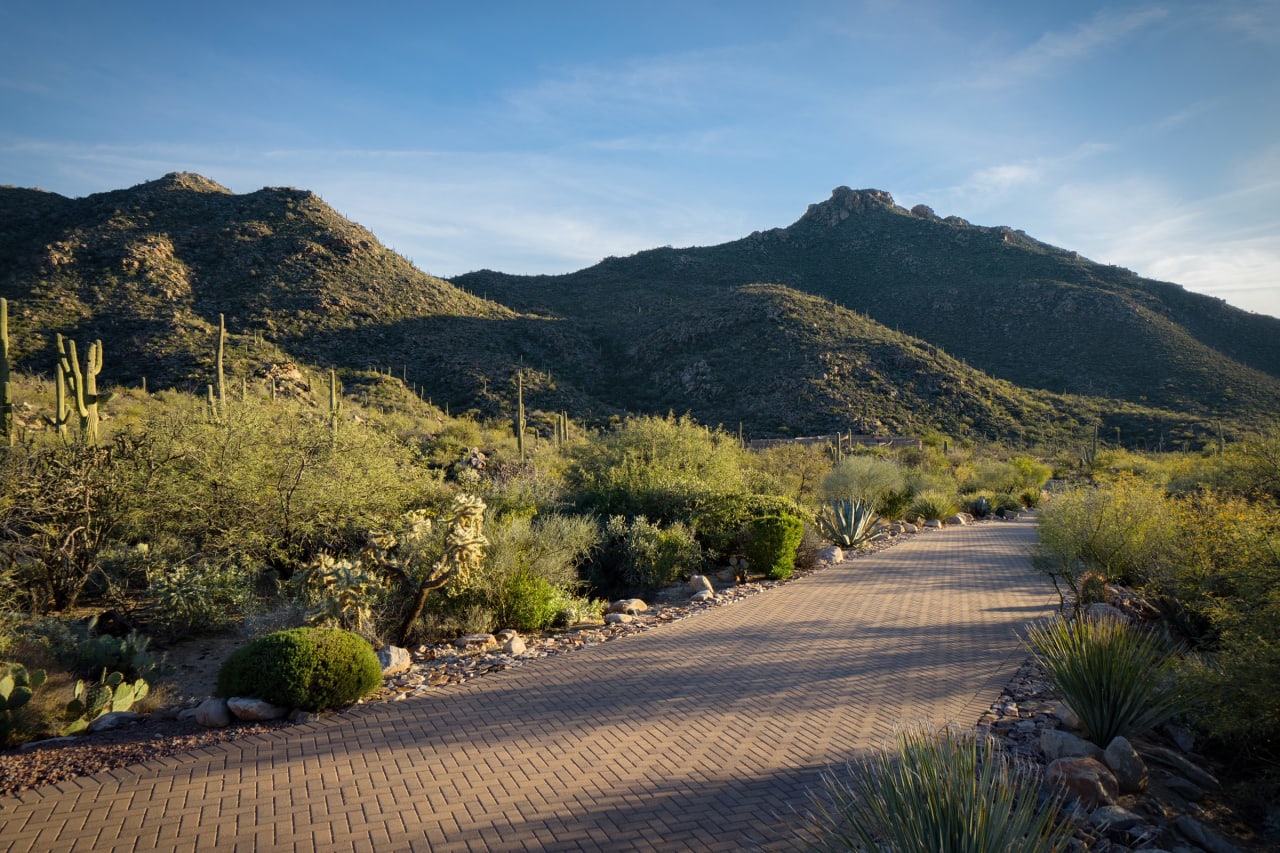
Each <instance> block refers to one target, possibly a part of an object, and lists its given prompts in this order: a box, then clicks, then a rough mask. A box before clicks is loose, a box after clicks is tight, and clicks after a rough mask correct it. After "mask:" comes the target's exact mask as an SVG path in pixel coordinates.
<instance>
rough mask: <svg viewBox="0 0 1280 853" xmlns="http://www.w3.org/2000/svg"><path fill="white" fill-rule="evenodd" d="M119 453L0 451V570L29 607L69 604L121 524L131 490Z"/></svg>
mask: <svg viewBox="0 0 1280 853" xmlns="http://www.w3.org/2000/svg"><path fill="white" fill-rule="evenodd" d="M119 457H120V448H119V446H117V445H113V446H110V447H86V446H83V445H73V446H69V447H63V446H56V445H55V446H47V447H46V446H28V445H19V446H16V447H11V448H7V449H6V450H5V452H4V453H0V572H4V574H5V576H6V578H7V579H8V580H9V581H10V583H12V584H14V585H15V586H16V587H17V588H18V590H20V591H21V592H20V598H21V599H22V600H23V603H24V604H25V605H28V606H30V607H31V608H32V609H34V610H36V611H37V612H46V611H48V610H51V609H52V610H67V609H70V608H74V607H75V606H76V604H77V603H78V602H79V600H80V596H81V594H82V593H84V591H85V589H86V587H87V586H88V585H89V584H90V582H91V581H92V580H93V578H94V577H95V575H96V574H98V571H97V557H98V554H99V553H100V552H102V551H103V550H104V549H106V548H107V547H108V545H109V544H110V543H111V541H112V539H113V537H115V536H117V535H119V534H120V533H121V531H122V530H123V528H124V526H125V523H126V520H127V518H128V515H129V511H130V506H129V503H130V499H131V497H132V495H131V493H130V491H129V487H128V485H127V483H126V482H125V480H124V478H123V477H122V471H121V463H120V458H119Z"/></svg>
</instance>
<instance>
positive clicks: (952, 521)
mask: <svg viewBox="0 0 1280 853" xmlns="http://www.w3.org/2000/svg"><path fill="white" fill-rule="evenodd" d="M943 521H944V522H945V523H946V524H947V526H948V527H963V526H964V525H965V524H966V523H967V522H966V521H965V520H964V516H963V515H961V514H960V513H956V514H955V515H949V516H947V517H946V518H945V519H943Z"/></svg>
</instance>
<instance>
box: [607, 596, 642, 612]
mask: <svg viewBox="0 0 1280 853" xmlns="http://www.w3.org/2000/svg"><path fill="white" fill-rule="evenodd" d="M648 609H649V605H647V604H645V603H644V601H642V600H641V599H639V598H623V599H620V600H618V601H615V602H614V603H613V604H610V605H609V609H608V611H606V612H608V613H630V614H633V615H634V614H636V613H643V612H644V611H646V610H648Z"/></svg>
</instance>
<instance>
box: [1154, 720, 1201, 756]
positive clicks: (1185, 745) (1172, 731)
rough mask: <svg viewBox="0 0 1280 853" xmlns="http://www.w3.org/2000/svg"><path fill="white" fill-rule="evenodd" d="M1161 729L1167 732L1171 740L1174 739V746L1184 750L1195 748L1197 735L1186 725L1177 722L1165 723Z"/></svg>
mask: <svg viewBox="0 0 1280 853" xmlns="http://www.w3.org/2000/svg"><path fill="white" fill-rule="evenodd" d="M1160 730H1161V731H1163V732H1164V733H1165V735H1166V736H1167V737H1168V738H1169V740H1171V741H1173V745H1174V746H1176V747H1177V748H1178V749H1180V750H1182V751H1183V752H1190V751H1191V750H1192V749H1194V748H1195V745H1196V737H1195V735H1193V734H1192V733H1191V730H1190V729H1188V728H1186V727H1185V726H1180V725H1178V724H1177V723H1165V724H1164V725H1163V726H1161V729H1160Z"/></svg>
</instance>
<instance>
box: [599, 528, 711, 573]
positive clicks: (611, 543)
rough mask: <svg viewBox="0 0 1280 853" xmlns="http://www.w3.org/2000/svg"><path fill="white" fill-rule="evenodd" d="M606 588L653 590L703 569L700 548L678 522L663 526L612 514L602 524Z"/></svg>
mask: <svg viewBox="0 0 1280 853" xmlns="http://www.w3.org/2000/svg"><path fill="white" fill-rule="evenodd" d="M605 540H606V551H607V553H606V554H605V562H606V571H607V572H609V574H611V575H612V576H613V577H612V578H610V577H605V578H602V579H601V580H603V581H604V583H603V584H602V585H603V586H604V587H606V588H607V589H613V588H615V587H616V588H618V589H627V590H632V591H636V592H641V591H652V590H655V589H659V588H661V587H664V586H666V585H667V584H669V583H672V582H673V581H675V580H677V579H679V578H680V577H681V576H682V575H685V574H690V573H692V572H697V571H700V570H701V569H702V548H701V547H699V545H698V541H697V539H696V538H694V535H693V530H692V529H691V528H689V527H687V526H685V525H683V524H681V523H680V522H674V523H672V524H669V525H667V526H666V527H664V526H662V525H661V524H656V523H654V522H651V521H649V520H648V519H647V518H645V517H644V516H639V517H637V518H633V519H631V520H630V521H627V520H626V519H625V518H623V517H622V516H617V515H615V516H613V517H611V518H610V519H609V520H608V521H607V522H606V523H605Z"/></svg>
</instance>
